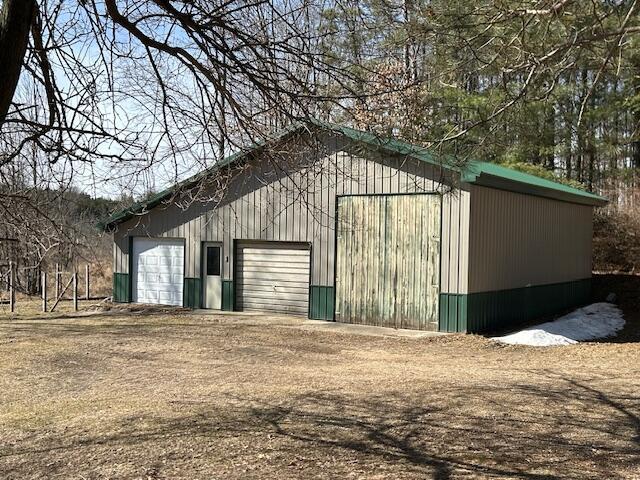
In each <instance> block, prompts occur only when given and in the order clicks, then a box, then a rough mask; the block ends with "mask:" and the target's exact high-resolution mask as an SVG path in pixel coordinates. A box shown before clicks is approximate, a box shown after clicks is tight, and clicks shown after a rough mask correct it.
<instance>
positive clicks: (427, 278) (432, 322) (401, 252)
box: [336, 194, 441, 330]
mask: <svg viewBox="0 0 640 480" xmlns="http://www.w3.org/2000/svg"><path fill="white" fill-rule="evenodd" d="M440 218H441V209H440V196H439V195H433V194H418V195H376V196H348V197H340V198H339V200H338V231H337V252H336V262H337V263H336V320H337V321H339V322H346V323H357V324H366V325H376V326H382V327H394V328H411V329H419V330H437V329H438V297H439V293H440Z"/></svg>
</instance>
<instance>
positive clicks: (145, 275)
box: [132, 238, 184, 305]
mask: <svg viewBox="0 0 640 480" xmlns="http://www.w3.org/2000/svg"><path fill="white" fill-rule="evenodd" d="M132 253H133V255H132V257H133V258H132V260H133V284H132V287H133V288H132V290H133V301H134V302H138V303H156V304H162V305H182V296H183V291H182V290H183V284H184V244H183V241H182V240H176V239H162V238H134V239H133V252H132Z"/></svg>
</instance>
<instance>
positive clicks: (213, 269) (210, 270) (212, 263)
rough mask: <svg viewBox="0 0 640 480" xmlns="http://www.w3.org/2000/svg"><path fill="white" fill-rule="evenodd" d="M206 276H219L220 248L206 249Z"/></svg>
mask: <svg viewBox="0 0 640 480" xmlns="http://www.w3.org/2000/svg"><path fill="white" fill-rule="evenodd" d="M207 275H216V276H220V247H207Z"/></svg>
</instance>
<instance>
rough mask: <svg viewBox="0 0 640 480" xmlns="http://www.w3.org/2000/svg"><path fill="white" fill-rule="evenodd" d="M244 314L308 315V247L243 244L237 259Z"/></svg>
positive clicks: (239, 296) (238, 300) (239, 297)
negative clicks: (255, 312) (245, 312)
mask: <svg viewBox="0 0 640 480" xmlns="http://www.w3.org/2000/svg"><path fill="white" fill-rule="evenodd" d="M236 269H237V270H236V281H237V290H236V291H237V296H236V305H237V307H238V308H239V309H240V310H245V311H249V310H254V311H262V312H274V313H288V314H293V315H305V316H306V315H307V314H308V310H309V276H310V275H309V271H310V255H309V246H308V245H307V244H296V243H284V242H264V243H246V244H242V243H241V244H239V245H238V250H237V259H236Z"/></svg>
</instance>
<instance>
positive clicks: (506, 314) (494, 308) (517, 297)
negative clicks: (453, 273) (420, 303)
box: [439, 278, 591, 333]
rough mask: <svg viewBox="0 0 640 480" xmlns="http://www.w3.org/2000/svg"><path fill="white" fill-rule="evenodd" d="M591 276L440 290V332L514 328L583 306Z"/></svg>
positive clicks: (587, 294) (589, 290) (588, 296)
mask: <svg viewBox="0 0 640 480" xmlns="http://www.w3.org/2000/svg"><path fill="white" fill-rule="evenodd" d="M590 296H591V279H590V278H586V279H583V280H576V281H573V282H565V283H554V284H550V285H534V286H531V287H524V288H513V289H509V290H499V291H494V292H480V293H470V294H467V295H460V294H451V293H441V294H440V317H439V319H440V320H439V330H440V331H441V332H469V333H482V332H490V331H494V330H502V329H507V328H511V327H517V326H518V325H521V324H523V323H526V322H530V321H531V320H535V319H537V318H541V317H545V316H549V315H554V314H557V313H562V312H563V311H565V310H567V309H570V308H572V307H577V306H580V305H584V304H586V303H588V302H589V298H590Z"/></svg>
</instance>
